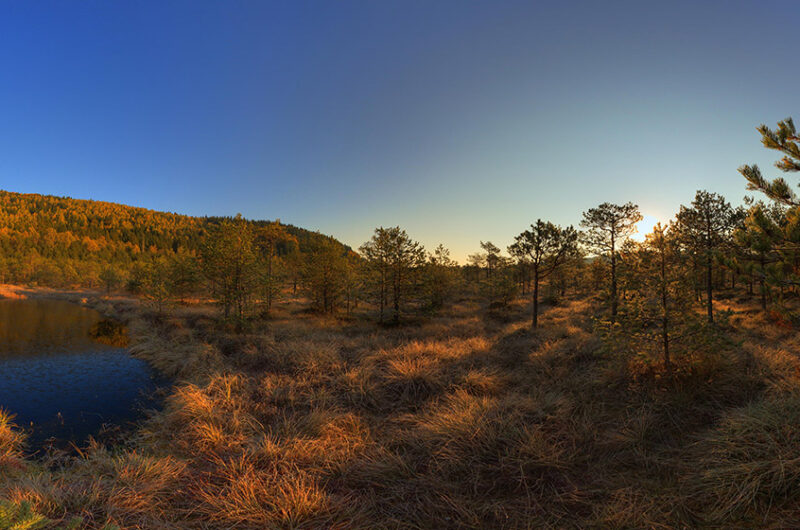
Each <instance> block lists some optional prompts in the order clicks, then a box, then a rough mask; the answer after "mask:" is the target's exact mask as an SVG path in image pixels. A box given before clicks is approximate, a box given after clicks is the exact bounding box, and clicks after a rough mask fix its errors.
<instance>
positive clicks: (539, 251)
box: [508, 219, 578, 328]
mask: <svg viewBox="0 0 800 530" xmlns="http://www.w3.org/2000/svg"><path fill="white" fill-rule="evenodd" d="M577 241H578V233H577V232H576V231H575V229H574V228H573V227H571V226H569V227H567V228H561V227H560V226H556V225H554V224H553V223H550V222H544V221H542V220H541V219H538V220H537V221H536V224H532V225H531V228H530V230H525V231H524V232H522V233H521V234H520V235H518V236H517V237H516V239H515V242H514V244H513V245H511V246H510V247H508V252H509V253H510V254H511V255H512V256H524V257H526V258H527V260H528V262H529V263H530V265H531V269H532V270H533V316H532V319H531V326H532V327H533V328H536V327H537V326H538V325H539V282H540V281H541V280H543V279H545V278H547V277H548V276H549V275H550V274H552V273H553V272H554V271H556V270H557V269H558V268H559V267H562V266H563V265H564V264H565V262H566V261H567V259H568V257H569V256H570V254H571V253H572V252H574V251H575V249H576V247H577Z"/></svg>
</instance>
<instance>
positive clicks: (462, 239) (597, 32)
mask: <svg viewBox="0 0 800 530" xmlns="http://www.w3.org/2000/svg"><path fill="white" fill-rule="evenodd" d="M798 20H800V4H798V3H796V2H792V1H758V2H756V1H753V2H737V1H717V2H699V1H695V2H648V1H636V2H568V1H564V2H560V1H559V2H556V1H552V2H491V1H482V2H476V1H470V0H459V1H454V2H444V1H421V0H420V1H417V0H406V1H397V2H392V1H380V2H372V1H366V0H364V1H358V2H346V1H341V2H339V1H337V2H328V1H318V2H288V1H286V2H274V3H271V2H266V1H263V2H257V1H230V2H222V1H219V2H200V1H186V2H169V1H167V2H163V1H159V2H155V1H153V2H145V1H135V2H134V1H131V2H108V1H105V0H104V1H94V2H93V1H80V2H78V1H75V2H69V1H66V0H59V1H56V2H45V1H36V2H22V1H9V2H3V3H0V117H1V118H0V188H3V189H7V190H11V191H20V192H29V193H46V194H54V195H68V196H71V197H76V198H92V199H98V200H107V201H115V202H122V203H126V204H132V205H137V206H144V207H147V208H153V209H158V210H169V211H177V212H180V213H186V214H194V215H206V214H207V215H233V214H236V213H237V212H241V213H242V214H243V215H245V216H247V217H250V218H268V219H274V218H280V219H282V220H283V221H285V222H290V223H293V224H296V225H299V226H303V227H306V228H310V229H313V230H320V231H322V232H324V233H329V234H332V235H334V236H336V237H338V238H339V239H341V240H342V241H344V242H346V243H348V244H350V245H353V246H358V245H360V244H361V243H362V242H363V241H365V240H367V239H368V238H369V237H370V235H371V232H372V230H373V229H374V228H375V227H376V226H380V225H383V226H389V225H401V226H402V227H404V228H406V229H407V230H408V232H409V234H410V235H411V236H412V237H414V238H415V239H418V240H419V241H421V242H422V243H423V244H425V245H426V246H427V247H429V248H433V247H434V246H435V245H436V244H438V243H439V242H442V243H444V244H445V245H446V246H449V247H450V248H451V249H452V251H453V255H454V256H455V257H456V258H458V259H460V260H463V259H464V257H465V256H466V255H467V254H469V253H471V252H474V251H476V250H478V248H479V243H478V242H479V241H480V240H484V241H485V240H492V241H493V242H495V243H496V244H497V245H499V246H501V247H505V246H506V245H508V244H510V243H511V242H512V241H513V237H514V235H516V234H518V233H519V232H520V231H522V230H523V229H525V228H526V226H527V225H529V224H530V223H531V222H533V221H535V220H536V219H537V218H542V219H546V220H551V221H553V222H556V223H559V224H577V223H578V222H579V221H580V216H581V212H582V211H584V210H586V209H588V208H590V207H592V206H595V205H597V204H599V203H601V202H604V201H610V202H620V203H621V202H626V201H634V202H636V203H638V204H639V205H640V207H641V209H642V210H643V212H644V213H646V214H648V215H650V216H653V217H655V218H660V219H664V220H666V219H668V218H670V217H671V216H672V215H673V213H674V211H675V210H676V209H677V208H678V206H679V205H680V204H681V203H684V204H686V203H688V202H690V201H691V199H692V197H693V196H694V192H695V190H697V189H700V188H703V189H708V190H710V191H716V192H720V193H723V194H724V195H726V196H727V197H728V198H729V199H730V200H731V201H733V202H739V201H740V200H741V198H742V196H743V195H744V194H745V193H746V191H745V186H744V179H743V178H742V177H741V176H739V174H738V173H737V171H736V168H737V167H738V166H740V165H741V164H744V163H753V162H757V163H759V164H761V165H762V166H763V167H764V168H765V169H767V173H768V174H773V175H774V174H775V173H776V172H777V170H773V169H771V168H769V166H770V165H771V164H772V162H773V161H774V160H775V159H776V158H777V157H776V155H775V154H773V153H771V152H769V151H766V150H765V149H764V148H763V147H761V145H760V142H759V135H758V133H757V132H756V131H755V127H756V126H757V125H758V124H760V123H767V124H769V125H774V124H775V122H776V121H778V120H779V119H782V118H785V117H787V116H791V115H792V114H793V113H795V111H796V110H797V103H798V99H797V97H798V96H797V86H798V81H800V79H798V78H800V73H799V72H798V69H797V68H796V59H795V53H794V48H795V46H793V42H794V41H793V40H792V39H793V36H794V34H795V33H796V24H797V22H798ZM798 118H800V116H798Z"/></svg>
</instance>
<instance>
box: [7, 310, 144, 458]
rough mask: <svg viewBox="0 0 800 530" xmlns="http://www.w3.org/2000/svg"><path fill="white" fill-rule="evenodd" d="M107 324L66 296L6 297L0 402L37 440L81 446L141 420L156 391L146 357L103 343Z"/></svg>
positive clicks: (32, 439) (33, 441)
mask: <svg viewBox="0 0 800 530" xmlns="http://www.w3.org/2000/svg"><path fill="white" fill-rule="evenodd" d="M102 322H103V321H102V317H101V316H100V314H99V313H97V312H96V311H93V310H90V309H87V308H84V307H80V306H78V305H75V304H71V303H69V302H64V301H61V300H0V407H2V408H4V409H7V410H9V411H10V412H11V413H13V414H16V416H17V417H16V420H15V421H16V423H17V424H19V425H20V426H24V427H27V428H29V429H30V431H31V442H32V445H34V446H36V445H40V444H41V443H42V442H43V441H44V440H46V439H49V438H56V439H58V440H60V441H62V442H66V441H75V442H78V443H81V442H83V441H84V440H85V439H86V437H87V436H89V435H90V434H96V433H97V432H98V431H100V430H101V428H102V426H103V425H106V424H120V423H125V422H127V421H130V420H133V419H135V418H136V416H137V413H138V412H139V411H140V409H141V406H142V405H143V404H145V402H144V401H145V399H144V398H145V397H146V396H148V395H151V394H152V392H153V390H155V388H156V386H157V384H158V381H157V379H156V377H155V374H154V373H153V372H152V371H151V370H150V368H149V367H148V365H147V364H146V363H145V362H144V361H141V360H139V359H135V358H133V357H131V356H130V355H129V354H128V353H127V352H126V350H124V349H122V348H119V347H114V346H110V345H107V344H104V343H103V342H109V341H103V342H101V341H100V340H97V339H98V337H97V330H98V329H103V328H104V327H105V326H104V325H103V324H102ZM98 324H100V325H98ZM115 332H119V330H115ZM92 336H94V337H95V338H94V339H93V338H92ZM101 340H102V338H101ZM112 343H113V342H112ZM147 404H149V403H147Z"/></svg>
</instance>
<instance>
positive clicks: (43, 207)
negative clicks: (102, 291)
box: [0, 190, 348, 287]
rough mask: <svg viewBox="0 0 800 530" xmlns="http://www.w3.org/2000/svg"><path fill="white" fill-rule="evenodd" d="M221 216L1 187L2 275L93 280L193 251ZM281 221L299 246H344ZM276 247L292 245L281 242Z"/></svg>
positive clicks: (51, 281) (39, 281)
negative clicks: (108, 270) (111, 270)
mask: <svg viewBox="0 0 800 530" xmlns="http://www.w3.org/2000/svg"><path fill="white" fill-rule="evenodd" d="M224 219H225V218H222V217H192V216H187V215H179V214H175V213H168V212H158V211H153V210H148V209H145V208H136V207H132V206H125V205H122V204H115V203H110V202H102V201H91V200H80V199H71V198H68V197H54V196H49V195H38V194H22V193H13V192H8V191H2V190H0V282H4V283H24V284H35V285H43V286H51V287H98V286H100V285H101V284H102V283H103V282H102V280H101V276H102V272H103V270H104V269H106V268H108V267H113V268H114V269H115V270H117V271H119V272H120V273H121V274H123V275H127V273H129V272H130V271H132V270H133V269H134V267H135V265H136V264H137V263H139V264H142V263H148V262H150V261H152V260H153V259H154V258H157V257H171V256H175V255H190V256H194V255H196V254H197V253H198V252H199V250H200V247H201V245H202V242H203V241H204V238H205V236H206V234H207V233H208V231H209V230H213V229H214V228H215V227H217V226H218V225H219V224H220V223H221V222H222V221H223V220H224ZM248 222H249V223H251V224H252V225H253V226H254V227H259V226H266V225H267V224H269V221H248ZM281 226H282V227H283V229H284V230H285V231H286V232H287V233H288V234H289V235H291V236H292V237H291V242H292V244H295V245H296V246H297V250H298V251H299V252H305V251H306V250H307V249H308V248H311V247H313V246H315V245H318V244H319V243H320V242H321V241H323V240H326V241H331V242H332V243H333V244H334V245H336V246H338V247H340V248H341V250H342V252H345V251H347V250H348V247H346V246H345V245H342V244H341V243H339V242H338V241H336V240H334V239H332V238H330V237H328V236H325V235H322V234H320V233H317V232H311V231H309V230H304V229H302V228H298V227H296V226H292V225H281ZM277 250H278V252H279V253H281V254H285V253H288V252H290V251H291V250H292V249H290V248H288V247H287V246H286V243H284V242H281V244H280V246H279V248H278V249H277Z"/></svg>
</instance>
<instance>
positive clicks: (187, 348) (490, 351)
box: [0, 293, 800, 528]
mask: <svg viewBox="0 0 800 530" xmlns="http://www.w3.org/2000/svg"><path fill="white" fill-rule="evenodd" d="M71 296H82V297H87V296H88V297H89V299H88V300H87V302H88V303H89V304H91V305H93V306H94V307H96V308H98V309H100V310H101V311H103V312H105V313H108V314H114V315H116V316H118V317H119V318H122V319H124V320H125V321H127V322H128V324H129V326H130V330H131V334H132V337H133V339H134V344H135V346H134V351H135V352H136V354H137V355H140V356H142V357H144V358H146V359H148V360H149V361H150V362H151V363H152V364H153V365H155V366H156V367H158V368H159V369H161V370H162V371H164V372H165V373H167V374H168V375H170V376H171V377H173V378H175V381H176V383H175V385H174V387H173V389H172V391H171V393H170V395H169V396H168V397H167V399H166V404H165V407H164V409H163V410H162V411H160V412H156V413H153V414H152V415H151V417H150V418H149V419H148V420H147V422H146V423H145V424H143V425H142V426H141V428H140V429H139V430H138V431H137V432H136V433H135V434H134V435H132V436H130V437H128V438H126V439H125V440H124V441H123V442H122V443H120V444H119V445H116V446H113V447H104V446H100V445H92V446H90V447H87V448H85V449H83V450H82V452H81V453H80V454H79V455H77V456H76V455H65V454H53V455H50V456H45V457H40V458H38V459H30V458H28V459H25V458H23V457H22V456H21V455H20V452H19V449H20V447H21V444H22V443H23V440H22V438H21V437H20V436H19V435H18V433H17V431H16V430H15V429H13V428H12V427H11V426H10V425H9V423H8V422H7V421H5V422H4V421H2V419H0V466H2V474H0V498H4V499H6V502H5V504H4V505H3V506H5V510H6V511H7V512H9V513H10V512H11V511H13V510H14V509H16V508H18V507H19V506H22V505H23V504H24V503H27V506H30V507H31V508H32V509H33V510H34V511H35V512H36V513H38V514H41V515H43V516H45V517H47V518H49V519H50V520H51V521H52V523H51V524H53V525H58V524H61V525H64V524H67V523H68V522H69V521H73V522H74V524H76V525H78V526H77V527H80V526H82V525H85V526H87V527H96V528H102V527H104V526H106V525H110V524H114V525H118V526H120V527H122V528H174V527H187V528H272V527H274V528H459V527H462V528H542V527H562V528H563V527H587V526H589V527H591V526H594V527H654V528H681V527H687V526H690V527H695V526H716V527H719V526H740V527H741V526H746V527H747V526H749V527H792V526H800V508H798V501H800V493H799V492H800V360H798V356H797V352H798V351H800V348H798V346H800V339H798V338H797V336H796V333H795V332H794V331H793V330H792V329H791V328H790V327H787V326H785V325H781V324H780V323H776V322H773V321H769V320H767V319H765V317H764V316H762V314H761V313H760V312H759V311H758V309H757V305H756V303H755V302H750V301H749V300H746V299H739V298H736V297H733V296H731V297H729V298H727V299H725V300H723V301H722V302H720V306H719V307H720V309H724V308H729V309H731V310H733V314H732V316H731V317H730V319H729V323H728V324H727V327H726V328H725V330H724V331H723V334H724V341H722V342H721V343H718V344H717V346H715V348H714V349H713V350H710V351H695V352H686V354H685V355H683V356H681V357H680V358H679V359H678V362H677V369H676V371H675V373H674V374H673V375H671V376H667V374H665V373H664V372H663V371H662V370H661V369H660V368H659V367H658V365H657V364H655V363H650V362H648V357H647V356H646V355H644V356H636V355H630V354H628V353H622V352H619V351H615V349H614V347H613V344H609V343H608V342H604V341H602V340H601V339H600V338H598V336H597V334H596V333H595V332H594V331H593V330H594V328H593V322H592V316H593V315H596V314H598V313H599V312H600V311H601V308H600V306H599V304H598V302H596V301H594V300H591V299H569V300H564V301H563V302H562V303H560V304H558V305H550V306H546V307H545V308H544V310H543V313H542V315H541V323H540V328H539V329H538V330H536V331H531V330H530V329H529V320H528V319H529V316H528V304H526V303H523V302H522V301H519V302H517V303H515V304H512V305H511V307H509V308H506V309H502V310H489V309H487V308H485V307H484V306H482V305H481V304H480V303H479V302H478V301H476V300H472V299H469V298H465V299H463V300H461V301H459V302H458V303H456V304H454V305H453V306H451V307H450V308H449V309H448V310H446V311H444V312H442V313H440V314H438V315H433V316H430V317H427V318H424V319H419V320H418V321H413V322H407V323H405V324H404V325H402V326H397V327H381V326H378V325H376V324H375V323H374V322H372V321H370V320H368V319H365V318H362V317H363V315H357V317H356V318H353V319H334V318H325V317H320V316H318V315H314V314H311V313H307V312H304V311H302V310H301V306H300V305H294V304H287V305H284V306H283V307H282V308H280V309H278V310H277V311H275V312H274V313H273V315H272V317H271V319H269V320H264V321H261V322H259V323H257V324H256V325H254V327H253V328H252V329H251V330H249V331H248V332H247V333H244V334H236V333H233V332H232V331H231V330H228V329H226V328H225V326H223V325H221V324H220V323H219V322H218V321H217V319H216V312H215V310H214V309H213V308H212V307H210V306H207V305H203V304H194V305H187V306H182V307H177V308H175V309H174V310H172V311H171V312H170V315H169V316H166V317H164V316H159V315H157V314H155V313H153V312H152V311H150V310H149V309H148V308H147V307H146V306H145V305H144V304H141V303H139V302H137V301H136V300H133V299H128V298H113V297H112V298H102V297H92V295H91V293H78V294H73V295H71ZM723 306H724V307H723ZM720 344H721V346H720ZM0 513H2V511H0ZM78 521H80V523H79V522H78Z"/></svg>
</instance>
